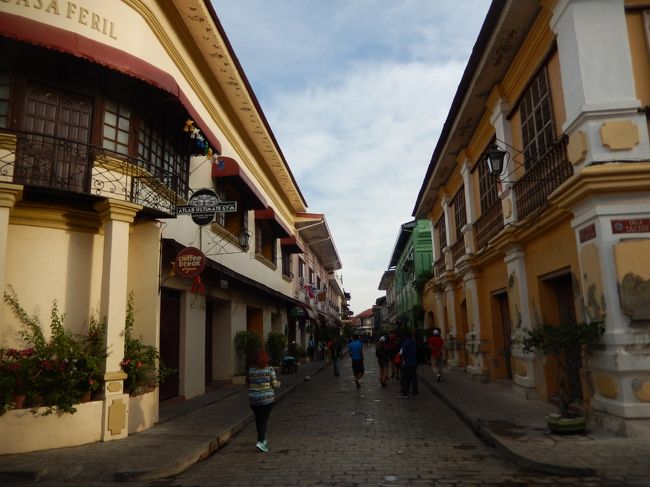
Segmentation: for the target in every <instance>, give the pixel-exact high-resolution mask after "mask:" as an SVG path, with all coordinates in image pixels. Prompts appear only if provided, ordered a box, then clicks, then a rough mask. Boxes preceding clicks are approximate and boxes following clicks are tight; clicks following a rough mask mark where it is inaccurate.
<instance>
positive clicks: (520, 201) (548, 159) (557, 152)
mask: <svg viewBox="0 0 650 487" xmlns="http://www.w3.org/2000/svg"><path fill="white" fill-rule="evenodd" d="M568 140H569V139H568V137H562V138H561V139H560V140H559V141H558V142H556V143H555V145H553V147H551V148H550V149H549V151H548V152H547V153H546V154H545V155H544V157H542V158H541V159H540V160H539V161H538V162H537V163H536V164H535V165H534V166H532V167H531V168H530V169H527V170H526V174H524V175H523V176H522V177H521V179H519V180H518V181H517V182H516V183H515V184H514V186H513V188H514V192H515V202H516V205H517V218H518V219H519V220H523V219H524V218H526V217H527V216H528V215H530V214H531V213H533V212H534V211H535V210H537V209H538V208H543V207H545V206H546V205H547V204H548V200H547V198H548V195H549V194H551V193H552V192H553V191H554V190H555V189H556V188H558V187H559V186H560V185H561V184H562V183H563V182H564V181H566V180H567V179H569V178H570V177H571V176H572V175H573V167H572V166H571V163H570V162H569V156H568V154H567V144H568Z"/></svg>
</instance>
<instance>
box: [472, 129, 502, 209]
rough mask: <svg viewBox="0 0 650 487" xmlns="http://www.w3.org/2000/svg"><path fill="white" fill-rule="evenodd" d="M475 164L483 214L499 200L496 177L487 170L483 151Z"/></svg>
mask: <svg viewBox="0 0 650 487" xmlns="http://www.w3.org/2000/svg"><path fill="white" fill-rule="evenodd" d="M493 143H494V141H493V142H492V143H490V144H488V147H489V146H491V145H492V144H493ZM477 166H478V187H479V191H480V193H481V196H480V198H481V215H484V214H485V213H487V211H488V210H489V209H490V208H492V206H494V204H495V203H496V202H497V201H498V200H499V195H498V193H497V178H495V177H494V176H492V175H491V174H490V171H488V168H487V164H485V153H483V155H482V156H481V159H480V160H479V162H478V164H477Z"/></svg>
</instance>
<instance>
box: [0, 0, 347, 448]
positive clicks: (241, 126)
mask: <svg viewBox="0 0 650 487" xmlns="http://www.w3.org/2000/svg"><path fill="white" fill-rule="evenodd" d="M0 52H1V53H2V56H0V201H1V202H2V203H1V204H0V287H1V288H2V289H3V290H5V292H6V290H9V289H11V290H12V292H14V293H15V295H16V296H17V297H18V299H19V300H20V302H21V304H22V306H23V307H24V308H25V309H26V310H28V311H29V312H30V313H31V312H32V311H38V310H40V314H41V315H46V314H47V312H46V310H49V309H50V306H51V305H52V303H53V302H57V304H58V306H59V309H60V310H61V311H62V313H64V314H65V326H66V328H68V329H69V330H70V331H72V332H73V333H83V332H84V328H85V326H86V325H87V323H88V320H89V317H93V316H95V317H97V318H98V319H100V320H101V321H102V322H105V325H106V332H107V333H106V346H107V348H108V351H109V355H108V358H107V360H106V364H105V369H104V371H103V377H102V389H101V391H100V394H98V396H97V397H96V398H95V399H96V400H93V401H91V402H89V403H87V404H82V405H80V406H79V407H78V412H77V413H76V414H73V415H63V416H62V417H57V416H56V415H53V416H47V417H37V418H36V419H34V420H32V419H31V418H29V424H27V423H26V421H28V419H20V413H19V412H16V411H10V412H8V413H7V414H6V415H5V416H3V417H2V418H0V421H2V422H3V427H5V426H6V427H7V428H9V430H7V431H11V428H13V429H16V430H19V431H20V434H19V435H17V437H20V438H21V440H20V441H18V442H14V443H13V444H12V445H10V446H8V447H10V448H11V450H10V451H6V452H18V451H29V450H33V449H40V448H53V447H59V446H69V445H74V444H82V443H88V442H92V441H100V440H101V441H108V440H112V439H119V438H123V437H125V436H127V435H128V434H129V433H132V432H135V431H140V430H143V429H146V428H149V427H151V426H152V425H153V424H154V423H155V422H156V421H157V419H158V405H159V401H160V400H163V399H166V398H169V397H176V396H182V397H185V398H191V397H195V396H198V395H201V394H203V393H204V391H205V388H206V384H208V385H209V384H210V382H211V381H214V380H230V379H232V378H233V377H234V376H236V375H237V374H239V373H241V372H242V369H243V367H244V364H243V363H242V359H241V357H239V356H238V354H237V353H236V350H235V348H234V345H233V337H234V336H235V334H236V333H237V332H239V331H244V330H248V331H254V332H256V333H257V334H258V335H259V336H260V338H262V340H264V339H265V337H266V336H267V335H268V333H270V332H277V333H289V332H290V329H291V325H293V330H294V337H295V338H296V339H297V340H300V341H301V342H302V343H305V342H306V340H307V336H305V330H306V329H313V327H315V326H319V325H327V326H335V325H338V324H339V323H340V319H341V313H342V310H343V308H344V304H345V303H346V299H345V293H344V292H343V289H342V281H341V278H340V274H339V273H338V271H339V270H340V269H341V264H340V260H339V257H338V254H337V252H336V248H335V246H334V244H333V240H332V236H331V234H330V232H329V229H328V227H327V224H326V222H325V218H324V216H323V215H320V214H313V213H308V212H307V203H306V201H305V199H304V197H303V195H302V194H301V192H300V189H299V187H298V185H297V183H296V181H295V179H294V177H293V174H292V173H291V170H290V168H289V166H288V163H287V161H286V160H285V158H284V156H283V154H282V151H281V149H280V148H279V146H278V144H277V142H276V140H275V138H274V136H273V132H272V131H271V128H270V126H269V124H268V122H267V121H266V119H265V117H264V114H263V112H262V110H261V108H260V106H259V104H258V102H257V99H256V98H255V94H254V93H253V91H252V89H251V87H250V85H249V83H248V80H247V79H246V76H245V74H244V72H243V70H242V68H241V66H240V65H239V63H238V61H237V58H236V56H235V55H234V53H233V51H232V48H231V46H230V44H229V42H228V39H227V37H226V35H225V33H224V31H223V29H222V27H221V25H220V23H219V20H218V17H217V15H216V13H215V12H214V10H213V8H212V6H211V4H210V2H206V1H203V0H190V1H187V0H182V1H181V0H178V1H175V0H174V1H170V2H157V1H153V0H151V1H149V0H143V1H120V0H108V1H105V2H91V1H81V2H75V3H73V2H66V3H63V2H56V1H54V2H1V3H0ZM215 205H222V206H219V207H218V208H219V209H218V210H215V208H216V206H215ZM181 207H182V208H185V210H184V211H183V212H180V211H179V208H181ZM197 207H198V208H200V209H204V210H205V209H206V208H208V210H207V213H206V212H205V211H204V212H199V211H198V210H197ZM209 208H212V209H211V210H210V209H209ZM188 252H189V255H191V256H193V257H191V258H195V257H196V258H200V259H201V262H202V267H201V269H202V270H201V271H199V272H200V274H198V273H197V274H196V275H192V276H190V275H189V274H187V272H186V270H187V269H186V268H185V263H186V262H187V260H184V257H181V256H186V255H188V254H187V253H188ZM197 256H198V257H197ZM301 272H306V273H307V274H306V275H304V276H301V275H300V273H301ZM315 292H316V293H315ZM314 293H315V294H314ZM312 294H313V296H312ZM129 295H132V296H133V300H134V308H135V309H134V312H135V322H134V329H133V333H134V335H135V336H136V337H138V338H139V339H140V340H142V342H143V343H145V344H148V345H153V346H155V347H157V348H158V349H159V350H160V354H161V357H162V359H163V361H164V362H165V363H166V364H167V365H168V366H169V367H172V368H173V369H175V373H174V374H173V375H171V376H170V377H168V379H167V380H166V381H165V382H164V383H163V384H162V386H161V387H160V388H159V389H156V390H155V391H153V392H150V393H148V394H144V395H142V396H137V397H130V396H129V395H128V393H127V391H125V390H124V389H123V381H124V378H125V373H124V372H123V371H122V369H121V364H120V362H121V360H122V357H123V352H122V351H123V348H124V327H125V319H126V310H127V300H128V296H129ZM0 306H1V307H0V319H1V321H0V346H2V347H11V346H17V347H18V346H20V345H21V344H20V340H19V339H18V334H17V333H18V331H19V328H20V324H19V322H18V321H17V319H16V317H15V316H14V315H13V314H12V312H11V310H10V309H9V308H8V307H7V306H6V305H0ZM296 326H297V329H298V332H297V333H296V331H295V330H296ZM45 331H46V333H47V330H45ZM44 430H46V431H47V430H49V431H53V432H54V431H56V432H57V433H56V434H54V433H53V434H48V435H43V431H44ZM44 438H49V440H48V441H45V442H44ZM3 446H4V444H3ZM6 452H5V451H3V453H6Z"/></svg>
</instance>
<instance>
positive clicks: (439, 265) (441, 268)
mask: <svg viewBox="0 0 650 487" xmlns="http://www.w3.org/2000/svg"><path fill="white" fill-rule="evenodd" d="M433 267H434V269H435V271H436V277H440V276H442V275H443V274H444V273H445V271H446V270H447V266H446V264H445V257H444V255H443V256H442V257H440V258H439V259H438V260H437V261H435V262H434V263H433Z"/></svg>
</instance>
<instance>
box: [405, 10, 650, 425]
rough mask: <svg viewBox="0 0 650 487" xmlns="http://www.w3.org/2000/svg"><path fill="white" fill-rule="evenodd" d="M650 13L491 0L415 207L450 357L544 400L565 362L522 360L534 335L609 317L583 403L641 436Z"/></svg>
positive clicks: (645, 401)
mask: <svg viewBox="0 0 650 487" xmlns="http://www.w3.org/2000/svg"><path fill="white" fill-rule="evenodd" d="M649 15H650V13H649V11H648V10H647V4H646V3H645V2H639V1H631V0H628V1H624V0H613V1H606V2H602V1H598V0H578V1H576V0H558V1H536V0H523V1H520V0H517V1H507V0H500V1H494V2H492V5H491V6H490V9H489V11H488V14H487V17H486V19H485V22H484V24H483V27H482V29H481V32H480V34H479V37H478V39H477V42H476V45H475V47H474V50H473V52H472V55H471V57H470V60H469V62H468V65H467V67H466V69H465V73H464V74H463V78H462V80H461V82H460V85H459V88H458V91H457V93H456V96H455V98H454V100H453V102H452V106H451V109H450V112H449V115H448V117H447V120H446V122H445V125H444V127H443V130H442V134H441V137H440V139H439V141H438V143H437V145H436V147H435V149H434V153H433V156H432V159H431V163H430V165H429V169H428V171H427V174H426V177H425V180H424V182H423V184H422V187H421V190H420V192H419V195H418V198H417V201H416V205H415V208H414V212H413V214H414V216H415V217H416V218H428V219H429V220H430V221H431V225H432V228H433V252H434V273H435V276H434V278H433V279H432V281H431V283H430V284H429V288H430V289H431V290H432V291H433V293H434V301H435V306H434V315H435V322H436V323H437V324H438V325H439V326H440V327H441V328H442V329H443V331H444V333H445V335H446V336H447V343H448V344H449V346H450V358H451V360H450V361H451V363H452V364H453V365H455V366H458V367H463V368H465V370H466V371H467V372H468V373H469V374H472V375H475V376H477V377H481V378H483V379H486V380H488V379H491V380H494V379H510V380H512V384H513V387H514V388H515V389H516V390H518V391H520V392H522V393H524V394H527V395H531V396H536V397H541V398H543V399H547V398H550V397H552V396H554V395H555V394H557V391H558V384H557V382H556V379H555V377H556V374H555V368H556V365H555V364H554V363H553V361H552V360H550V359H549V358H548V357H547V358H544V357H542V356H541V355H539V354H537V355H535V354H531V353H526V352H524V350H523V349H522V347H521V340H522V338H523V337H524V336H526V331H527V330H530V329H533V328H535V327H538V326H540V325H541V324H542V323H545V322H548V323H551V324H558V323H561V322H574V323H575V322H582V321H587V322H594V321H603V322H604V324H605V327H606V331H605V334H604V335H603V337H602V347H601V348H599V349H598V350H596V351H594V352H593V353H592V355H591V356H590V357H589V360H588V364H585V366H584V367H582V368H580V366H579V365H578V366H576V367H574V368H573V370H570V371H569V379H570V382H571V394H572V395H573V397H574V398H578V399H582V401H583V403H584V404H585V407H590V408H591V409H592V410H593V412H594V415H593V416H594V417H595V418H596V419H597V420H598V421H600V422H601V423H602V424H604V425H606V426H607V427H609V428H611V429H613V430H615V431H617V432H619V433H623V434H630V435H632V434H637V433H638V434H647V429H646V428H645V427H644V426H643V425H644V424H645V423H644V420H645V421H647V419H648V418H649V417H650V395H649V394H648V391H649V390H650V379H648V377H650V376H649V374H650V361H649V359H648V355H647V354H645V353H644V352H643V350H644V349H645V348H646V347H647V345H648V343H650V335H649V334H648V331H647V329H646V326H645V324H647V322H648V321H647V320H648V314H647V309H648V308H647V302H648V295H647V293H646V292H645V291H642V289H645V288H647V286H646V285H645V284H643V283H647V280H648V278H649V276H650V260H648V259H647V257H646V255H647V252H648V250H649V249H650V226H649V225H648V223H649V222H650V220H649V217H650V197H649V195H648V191H647V188H648V187H650V186H649V184H648V183H649V182H650V164H649V162H650V145H649V143H648V121H647V110H646V109H645V107H647V106H648V105H649V100H650V82H649V81H648V80H649V79H650V78H648V76H647V73H648V72H649V69H650V55H649V52H650V51H649V48H648V45H649V44H648V32H649V29H648V25H649V23H648V22H649V20H648V19H649V18H650V17H649ZM494 148H497V149H499V150H503V151H506V153H507V155H506V159H505V168H504V169H503V170H502V171H501V173H500V174H498V175H496V176H493V175H492V174H490V171H489V168H488V166H487V165H486V163H485V161H486V155H487V153H488V152H490V153H492V149H494Z"/></svg>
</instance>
